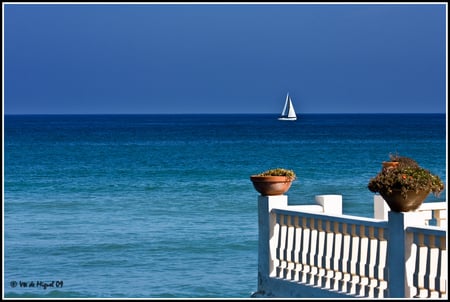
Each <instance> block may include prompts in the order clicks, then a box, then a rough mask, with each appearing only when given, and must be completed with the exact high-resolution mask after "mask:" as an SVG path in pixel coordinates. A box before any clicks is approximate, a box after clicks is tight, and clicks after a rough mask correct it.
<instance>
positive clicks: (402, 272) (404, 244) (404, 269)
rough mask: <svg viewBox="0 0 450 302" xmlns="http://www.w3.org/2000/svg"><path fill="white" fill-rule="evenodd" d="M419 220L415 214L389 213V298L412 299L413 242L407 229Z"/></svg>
mask: <svg viewBox="0 0 450 302" xmlns="http://www.w3.org/2000/svg"><path fill="white" fill-rule="evenodd" d="M416 219H417V213H415V212H393V211H389V212H388V232H389V241H388V247H387V253H388V259H387V261H388V262H387V267H388V268H389V269H388V274H389V276H388V280H389V281H388V297H389V298H410V296H411V291H410V286H409V284H410V282H411V280H410V279H411V276H408V275H409V274H408V267H409V266H410V265H411V263H410V262H411V260H410V259H409V258H410V256H411V242H410V241H411V240H410V238H407V234H406V228H407V227H408V226H409V225H412V224H413V223H414V220H416Z"/></svg>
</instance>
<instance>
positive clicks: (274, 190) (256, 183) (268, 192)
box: [250, 175, 292, 196]
mask: <svg viewBox="0 0 450 302" xmlns="http://www.w3.org/2000/svg"><path fill="white" fill-rule="evenodd" d="M250 180H251V181H252V183H253V187H255V189H256V191H258V192H259V193H260V194H261V195H264V196H273V195H283V194H284V193H286V192H287V191H288V190H289V188H290V187H291V184H292V179H290V178H289V177H286V176H257V175H252V176H250Z"/></svg>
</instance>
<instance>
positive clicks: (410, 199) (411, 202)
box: [380, 189, 430, 212]
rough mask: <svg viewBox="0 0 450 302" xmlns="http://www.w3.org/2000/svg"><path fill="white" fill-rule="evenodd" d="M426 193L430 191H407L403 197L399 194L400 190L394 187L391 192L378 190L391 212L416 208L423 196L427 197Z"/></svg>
mask: <svg viewBox="0 0 450 302" xmlns="http://www.w3.org/2000/svg"><path fill="white" fill-rule="evenodd" d="M428 194H430V192H427V191H420V192H419V193H416V192H415V191H408V192H407V194H406V199H405V198H404V197H403V196H402V194H401V190H395V189H394V190H392V192H391V193H388V192H380V195H381V197H383V199H384V200H385V201H386V203H387V204H388V206H389V208H391V211H393V212H410V211H415V210H417V209H418V208H419V207H420V205H421V204H422V203H423V201H424V200H425V198H427V196H428Z"/></svg>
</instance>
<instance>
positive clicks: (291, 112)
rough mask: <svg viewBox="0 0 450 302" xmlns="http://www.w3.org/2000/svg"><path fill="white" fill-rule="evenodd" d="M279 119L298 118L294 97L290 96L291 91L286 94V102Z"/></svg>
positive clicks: (293, 119)
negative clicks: (293, 101)
mask: <svg viewBox="0 0 450 302" xmlns="http://www.w3.org/2000/svg"><path fill="white" fill-rule="evenodd" d="M278 119H279V120H280V121H295V120H297V114H296V113H295V109H294V104H293V103H292V99H291V97H290V96H289V93H288V94H287V95H286V101H285V102H284V107H283V111H282V112H281V116H280V117H279V118H278Z"/></svg>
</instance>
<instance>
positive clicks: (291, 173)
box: [257, 168, 297, 180]
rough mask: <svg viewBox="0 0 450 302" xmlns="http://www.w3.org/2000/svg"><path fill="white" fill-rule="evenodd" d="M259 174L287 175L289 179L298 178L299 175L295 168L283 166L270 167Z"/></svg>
mask: <svg viewBox="0 0 450 302" xmlns="http://www.w3.org/2000/svg"><path fill="white" fill-rule="evenodd" d="M257 176H286V177H287V178H288V179H289V180H294V179H296V178H297V175H295V172H294V171H293V170H289V169H283V168H275V169H270V170H267V171H264V172H262V173H259V174H257Z"/></svg>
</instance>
